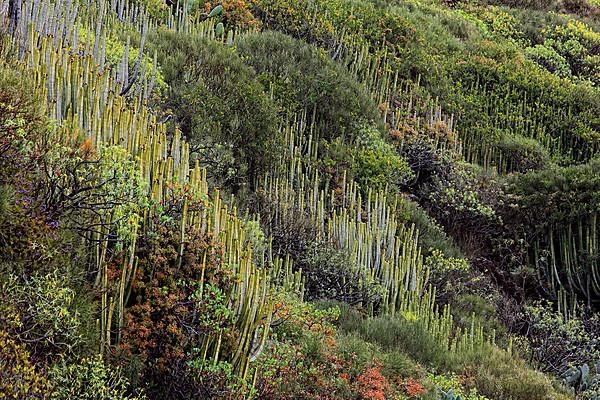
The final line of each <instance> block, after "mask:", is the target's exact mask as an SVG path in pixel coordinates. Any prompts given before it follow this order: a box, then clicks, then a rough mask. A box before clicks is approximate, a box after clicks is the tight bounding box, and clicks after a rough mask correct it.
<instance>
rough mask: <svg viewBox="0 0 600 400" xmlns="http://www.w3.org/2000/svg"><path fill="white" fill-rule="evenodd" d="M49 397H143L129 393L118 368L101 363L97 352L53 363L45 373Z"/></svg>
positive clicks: (66, 399) (100, 399)
mask: <svg viewBox="0 0 600 400" xmlns="http://www.w3.org/2000/svg"><path fill="white" fill-rule="evenodd" d="M48 378H49V381H50V384H51V385H52V390H51V392H50V396H49V398H50V399H51V400H69V399H73V398H77V399H82V400H107V399H110V400H143V399H145V398H146V397H145V396H144V395H143V394H135V395H129V394H128V393H129V391H130V385H129V382H128V381H127V379H125V378H124V377H123V376H122V374H121V371H120V370H119V369H118V368H117V369H113V368H111V367H109V366H107V365H106V364H105V363H104V360H103V359H102V357H101V356H95V357H91V358H86V359H82V360H81V361H80V362H78V363H73V364H65V363H58V364H56V365H55V366H54V367H53V368H52V369H51V370H50V372H49V373H48Z"/></svg>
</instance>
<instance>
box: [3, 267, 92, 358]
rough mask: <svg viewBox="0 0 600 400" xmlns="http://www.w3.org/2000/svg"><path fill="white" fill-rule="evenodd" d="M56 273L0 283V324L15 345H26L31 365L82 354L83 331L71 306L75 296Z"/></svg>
mask: <svg viewBox="0 0 600 400" xmlns="http://www.w3.org/2000/svg"><path fill="white" fill-rule="evenodd" d="M69 279H72V277H69V276H65V275H63V274H61V273H60V272H59V271H55V272H54V273H51V274H48V275H44V276H32V277H30V278H28V279H26V280H24V281H21V280H20V279H18V278H17V277H16V276H14V275H11V276H9V277H7V280H6V281H5V282H3V283H2V284H1V285H2V286H1V287H2V295H0V300H1V302H0V310H2V314H4V315H5V316H7V315H12V316H13V317H11V319H10V320H4V318H1V317H0V324H2V325H4V327H3V328H4V329H8V331H9V332H11V334H12V335H14V337H15V338H17V339H18V340H19V341H22V342H25V343H30V344H31V350H32V358H33V359H34V360H35V361H38V362H39V361H48V362H50V361H52V360H56V359H59V358H65V357H66V358H69V357H73V356H74V355H75V354H77V352H78V351H81V350H82V346H83V345H84V340H83V339H84V335H83V328H89V327H86V326H83V325H82V321H81V319H80V316H79V312H78V310H77V309H76V307H75V305H76V303H75V296H76V294H77V293H76V292H75V290H74V289H72V288H71V287H69V284H70V282H69Z"/></svg>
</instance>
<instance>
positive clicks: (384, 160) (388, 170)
mask: <svg viewBox="0 0 600 400" xmlns="http://www.w3.org/2000/svg"><path fill="white" fill-rule="evenodd" d="M381 136H382V135H381V132H379V131H378V130H377V129H375V128H373V127H369V126H363V127H361V128H359V130H358V137H357V139H356V146H357V147H356V149H355V150H354V151H353V156H354V162H353V165H352V168H353V171H352V172H353V175H354V179H355V181H356V182H358V184H359V185H360V187H361V189H362V191H363V193H365V194H366V193H367V191H368V189H371V190H373V191H377V190H380V191H383V190H385V189H387V191H391V192H394V191H398V190H399V188H400V187H401V186H402V185H404V184H405V183H406V182H407V181H408V180H410V179H412V178H413V172H412V170H411V168H410V166H409V164H408V162H407V161H406V160H404V159H402V158H401V157H400V156H398V154H397V152H396V150H395V149H394V147H393V146H392V145H391V144H389V143H386V142H385V141H384V140H383V138H382V137H381ZM367 188H368V189H367Z"/></svg>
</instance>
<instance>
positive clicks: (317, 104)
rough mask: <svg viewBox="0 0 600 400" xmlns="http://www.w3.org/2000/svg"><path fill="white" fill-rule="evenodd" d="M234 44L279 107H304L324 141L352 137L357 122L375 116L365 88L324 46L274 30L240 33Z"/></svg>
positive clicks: (291, 112)
mask: <svg viewBox="0 0 600 400" xmlns="http://www.w3.org/2000/svg"><path fill="white" fill-rule="evenodd" d="M236 47H237V51H238V52H239V54H240V56H241V57H242V58H243V59H244V61H245V62H246V63H247V64H248V65H250V66H252V67H253V68H254V69H255V70H256V72H257V74H258V76H259V78H260V80H261V82H262V83H263V84H264V86H265V87H267V88H269V89H270V90H271V91H272V93H273V96H274V98H275V100H276V101H277V103H278V105H279V107H280V109H281V110H282V111H284V113H286V114H287V115H289V116H291V115H294V114H295V113H297V112H301V111H305V110H306V111H307V113H308V116H309V118H310V116H311V115H312V114H313V113H314V117H315V121H314V122H315V123H316V124H317V127H318V130H319V132H320V134H321V136H322V137H323V138H325V139H326V140H332V139H334V138H336V137H338V136H343V137H345V138H346V140H347V141H348V142H351V141H352V140H353V139H354V138H356V137H357V135H358V131H359V129H360V124H361V123H367V124H373V122H374V121H377V120H378V119H379V116H378V110H377V107H376V106H375V104H374V102H373V101H372V100H371V98H370V96H369V94H368V93H367V92H366V90H365V89H364V88H363V87H361V85H359V84H358V83H357V82H356V81H355V80H354V79H353V78H352V76H351V75H350V73H349V72H347V71H346V70H345V69H344V68H343V67H342V66H341V65H338V64H336V63H335V62H334V61H332V60H331V59H330V58H329V57H328V56H327V54H326V53H324V52H323V51H320V50H318V49H316V48H314V47H313V46H310V45H309V44H307V43H305V42H303V41H301V40H297V39H293V38H292V37H290V36H286V35H284V34H281V33H278V32H263V33H256V34H250V35H244V36H242V37H240V38H238V39H237V40H236ZM309 122H310V121H309Z"/></svg>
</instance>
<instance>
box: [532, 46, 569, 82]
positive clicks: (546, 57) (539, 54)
mask: <svg viewBox="0 0 600 400" xmlns="http://www.w3.org/2000/svg"><path fill="white" fill-rule="evenodd" d="M525 55H526V56H527V58H529V59H530V60H532V61H534V62H536V63H537V64H539V65H540V66H542V67H543V68H545V69H547V70H548V71H550V72H552V73H553V74H556V75H558V76H560V77H563V78H566V77H570V76H571V67H570V66H569V63H568V62H567V60H566V59H565V58H564V57H563V56H561V55H560V54H558V53H557V52H556V50H554V49H553V48H552V47H547V46H544V45H541V44H538V45H536V46H534V47H529V48H527V49H525Z"/></svg>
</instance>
